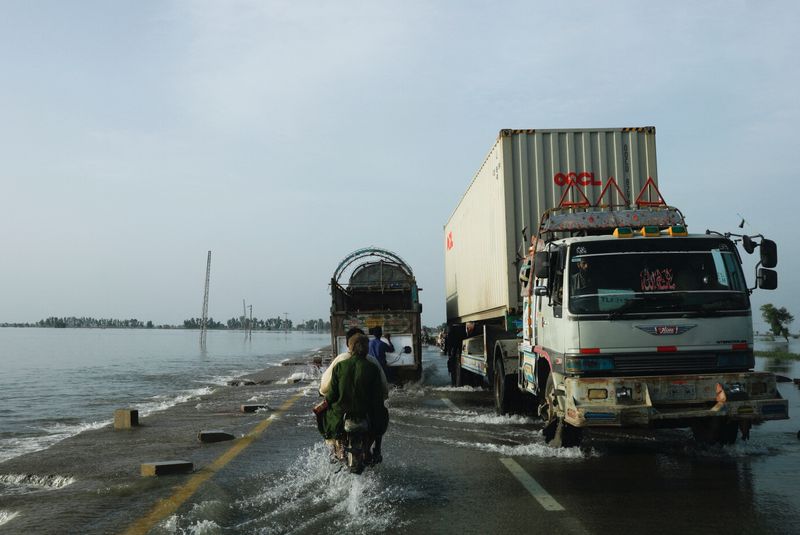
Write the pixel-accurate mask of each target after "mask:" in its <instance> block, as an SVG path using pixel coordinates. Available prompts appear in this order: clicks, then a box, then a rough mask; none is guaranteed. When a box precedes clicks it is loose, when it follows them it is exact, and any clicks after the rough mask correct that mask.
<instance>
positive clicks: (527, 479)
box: [500, 457, 564, 511]
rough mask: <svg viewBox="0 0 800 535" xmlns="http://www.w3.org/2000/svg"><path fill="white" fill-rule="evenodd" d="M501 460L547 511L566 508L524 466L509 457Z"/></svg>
mask: <svg viewBox="0 0 800 535" xmlns="http://www.w3.org/2000/svg"><path fill="white" fill-rule="evenodd" d="M500 462H501V463H503V465H504V466H505V467H506V468H508V471H509V472H511V475H513V476H514V477H516V478H517V481H519V482H520V483H522V486H523V487H525V488H526V489H527V491H528V492H530V493H531V496H533V497H534V498H536V501H537V502H539V503H540V504H541V506H542V507H544V509H545V511H563V510H564V508H563V507H562V506H561V504H560V503H558V502H557V501H556V500H555V498H553V497H552V496H550V495H549V494H548V493H547V491H546V490H544V488H542V486H541V485H540V484H539V483H537V482H536V480H535V479H533V478H532V477H531V476H530V474H528V472H526V471H525V469H524V468H522V467H521V466H520V465H519V464H518V463H517V461H515V460H514V459H511V458H509V457H501V458H500Z"/></svg>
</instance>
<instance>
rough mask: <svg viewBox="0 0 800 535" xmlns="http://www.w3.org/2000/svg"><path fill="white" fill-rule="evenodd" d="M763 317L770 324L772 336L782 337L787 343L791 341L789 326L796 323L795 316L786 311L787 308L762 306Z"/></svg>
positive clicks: (769, 304) (770, 304) (768, 304)
mask: <svg viewBox="0 0 800 535" xmlns="http://www.w3.org/2000/svg"><path fill="white" fill-rule="evenodd" d="M761 316H762V317H763V318H764V321H765V322H767V323H768V324H769V328H770V330H771V331H772V334H774V335H775V336H782V337H783V338H784V339H785V340H786V341H787V342H788V341H789V324H790V323H792V322H793V321H794V316H792V315H791V314H790V313H789V311H788V310H786V307H781V308H775V306H774V305H773V304H772V303H767V304H766V305H761Z"/></svg>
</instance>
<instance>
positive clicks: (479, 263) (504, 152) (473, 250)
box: [444, 127, 658, 323]
mask: <svg viewBox="0 0 800 535" xmlns="http://www.w3.org/2000/svg"><path fill="white" fill-rule="evenodd" d="M612 177H613V179H614V180H613V182H612V183H611V184H610V185H609V183H610V182H611V181H610V179H611V178H612ZM648 178H652V180H653V183H654V185H656V186H657V185H658V175H657V172H656V131H655V128H654V127H643V128H604V129H564V130H501V131H500V134H499V135H498V137H497V141H496V142H495V144H494V146H493V147H492V149H491V150H490V151H489V155H488V156H487V157H486V159H485V160H484V162H483V165H481V167H480V169H478V172H477V173H476V174H475V176H474V177H473V179H472V183H471V184H470V185H469V187H468V188H467V191H466V193H464V195H463V197H462V198H461V201H460V202H459V203H458V206H457V207H456V209H455V211H454V212H453V214H452V215H451V216H450V219H449V220H448V222H447V224H446V225H445V227H444V235H445V293H446V296H447V319H448V322H450V323H463V322H466V321H477V320H482V319H490V318H498V317H503V316H504V315H506V314H509V315H514V314H519V313H520V311H521V308H522V299H521V297H520V296H519V294H520V291H519V283H518V269H519V262H518V259H519V256H518V255H524V254H526V252H527V249H528V245H529V243H530V241H529V240H530V236H531V234H535V233H536V230H537V229H538V227H539V222H540V220H541V216H542V214H543V213H544V212H545V211H546V210H548V209H550V208H554V207H556V206H557V205H558V204H559V202H560V200H561V198H562V196H563V195H564V193H565V191H567V190H569V192H568V193H567V196H566V197H565V201H567V202H570V201H571V202H574V203H586V201H588V203H589V204H590V205H593V206H594V205H605V206H609V207H608V208H606V209H613V208H614V207H619V206H625V207H633V206H635V201H636V199H637V196H638V195H639V192H640V191H641V190H642V189H643V188H644V186H645V184H646V183H647V180H648ZM614 183H616V184H617V185H618V189H617V188H616V187H614ZM607 185H608V187H606V186H607ZM646 191H647V196H646V197H645V199H646V200H649V201H656V198H654V196H653V194H654V193H655V190H654V189H653V188H648V190H646ZM601 193H603V195H602V198H601V197H600V196H601ZM581 194H583V195H581ZM584 196H585V198H584ZM655 197H657V195H655ZM578 209H580V208H578ZM523 229H527V231H526V237H527V240H525V239H523V235H522V231H523Z"/></svg>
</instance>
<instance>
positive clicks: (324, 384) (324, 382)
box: [319, 327, 389, 399]
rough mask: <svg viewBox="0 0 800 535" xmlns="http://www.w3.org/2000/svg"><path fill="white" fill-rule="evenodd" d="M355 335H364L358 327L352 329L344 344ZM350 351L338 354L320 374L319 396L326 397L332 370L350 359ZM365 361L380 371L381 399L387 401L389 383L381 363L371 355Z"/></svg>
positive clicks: (346, 335) (329, 388)
mask: <svg viewBox="0 0 800 535" xmlns="http://www.w3.org/2000/svg"><path fill="white" fill-rule="evenodd" d="M355 334H364V331H362V330H361V329H359V328H358V327H352V328H351V329H349V330H348V331H347V333H346V334H345V344H348V347H349V344H350V338H352V337H353V335H355ZM351 356H352V355H351V353H350V350H349V349H348V350H347V351H345V352H344V353H340V354H339V355H337V356H336V358H335V359H333V362H331V364H330V366H328V367H327V368H326V369H325V371H324V372H323V373H322V378H321V379H320V381H319V395H320V396H323V397H324V396H327V395H328V392H330V390H331V378H332V377H333V370H335V369H336V366H338V364H339V363H340V362H342V361H343V360H347V359H349V358H350V357H351ZM367 360H368V361H370V362H372V363H373V364H374V365H375V366H376V367H377V368H378V369H379V370H380V371H381V382H382V383H383V399H387V398H388V397H389V382H388V381H387V380H386V374H385V373H384V372H383V368H382V367H381V363H380V362H378V359H376V358H375V357H373V356H372V355H369V354H368V355H367Z"/></svg>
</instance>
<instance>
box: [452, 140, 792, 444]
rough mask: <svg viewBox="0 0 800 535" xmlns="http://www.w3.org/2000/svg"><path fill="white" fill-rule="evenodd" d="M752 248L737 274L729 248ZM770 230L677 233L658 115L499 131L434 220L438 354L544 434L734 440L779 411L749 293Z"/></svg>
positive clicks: (569, 439)
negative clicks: (636, 433)
mask: <svg viewBox="0 0 800 535" xmlns="http://www.w3.org/2000/svg"><path fill="white" fill-rule="evenodd" d="M737 244H741V245H742V246H743V248H744V249H745V250H746V251H747V252H748V253H752V252H754V250H755V248H759V251H760V256H761V261H760V262H759V263H758V265H757V266H756V284H755V286H754V287H752V288H748V286H747V283H746V281H745V277H744V274H743V272H742V268H741V259H740V257H739V253H738V250H737ZM776 264H777V251H776V247H775V243H774V242H772V241H770V240H767V239H764V238H763V237H762V236H755V237H751V236H739V235H734V234H730V233H726V234H721V233H717V232H713V231H706V232H705V233H703V234H689V233H688V232H687V227H686V221H685V219H684V217H683V214H681V212H680V211H679V210H678V209H676V208H673V207H670V206H668V205H667V204H666V203H665V202H664V199H663V197H662V196H661V193H660V192H659V190H658V176H657V172H656V158H655V128H653V127H644V128H609V129H587V130H502V131H501V132H500V135H499V136H498V138H497V141H496V143H495V145H494V146H493V147H492V149H491V151H490V152H489V155H488V156H487V158H486V159H485V160H484V163H483V165H482V166H481V168H480V169H479V171H478V173H477V174H476V175H475V177H474V178H473V180H472V183H471V184H470V186H469V188H468V189H467V192H466V193H465V194H464V196H463V197H462V199H461V201H460V203H459V205H458V207H457V208H456V210H455V211H454V212H453V214H452V216H451V217H450V220H449V221H448V223H447V224H446V225H445V276H446V296H447V322H448V344H447V346H448V347H447V350H448V352H449V355H450V360H449V363H448V365H449V367H450V372H451V374H452V378H453V382H454V384H456V385H463V384H478V383H483V382H488V383H489V384H490V385H492V388H493V390H494V399H495V405H496V408H497V411H498V413H505V412H509V411H511V410H514V409H518V408H524V409H526V410H529V411H534V412H537V413H538V414H539V415H540V416H541V417H542V419H543V420H544V422H545V427H544V435H545V439H546V440H547V441H548V442H549V443H551V444H552V445H554V446H573V445H577V444H579V443H580V441H581V437H582V429H583V428H587V427H605V428H609V427H612V428H613V427H617V428H620V427H648V428H659V427H690V428H691V429H692V431H693V432H694V436H695V438H696V439H697V440H698V441H703V442H716V443H731V442H733V441H735V440H736V438H737V436H738V435H739V433H740V432H741V434H742V436H743V437H744V438H747V437H748V436H749V432H750V427H751V425H752V424H754V423H761V422H763V421H765V420H774V419H786V418H788V404H787V402H786V400H783V399H781V397H780V395H779V393H778V391H777V389H776V384H775V376H774V375H773V374H771V373H764V372H755V371H753V367H754V356H753V328H752V315H751V309H750V299H749V295H750V293H751V292H752V290H753V289H755V288H756V287H758V288H761V289H774V288H775V287H776V286H777V274H776V272H775V271H773V270H772V269H770V268H773V267H775V266H776Z"/></svg>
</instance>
